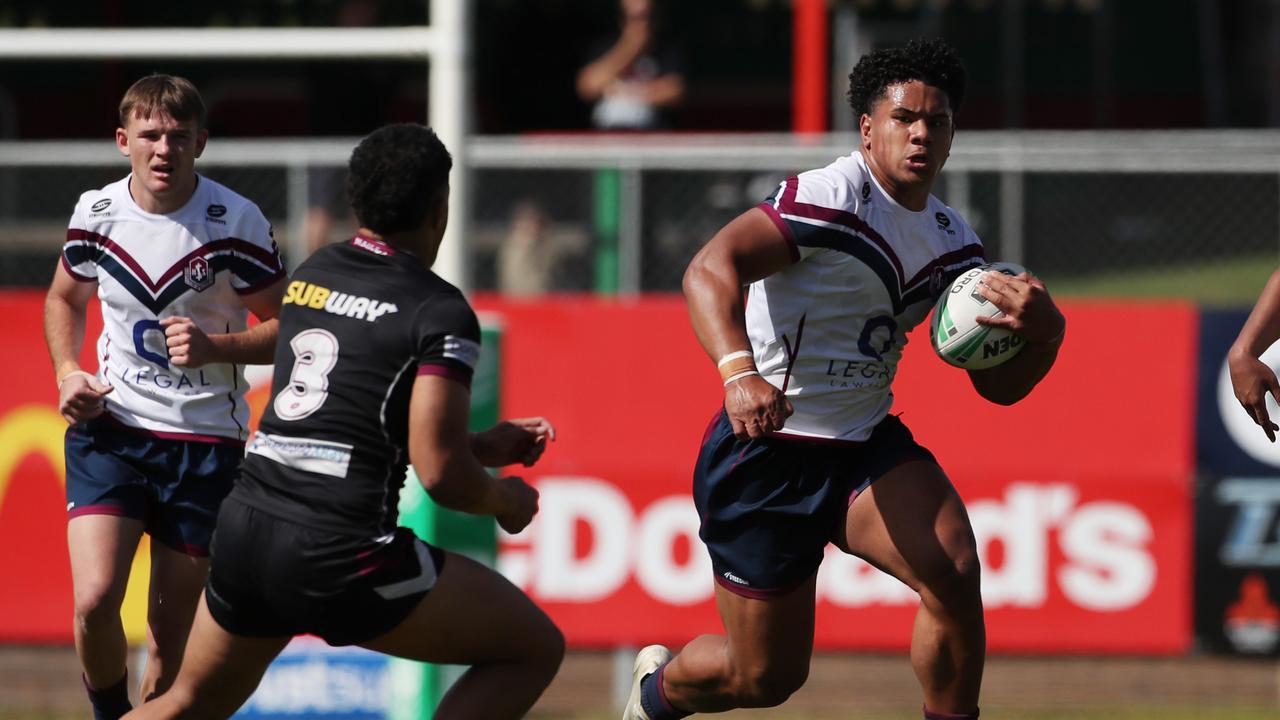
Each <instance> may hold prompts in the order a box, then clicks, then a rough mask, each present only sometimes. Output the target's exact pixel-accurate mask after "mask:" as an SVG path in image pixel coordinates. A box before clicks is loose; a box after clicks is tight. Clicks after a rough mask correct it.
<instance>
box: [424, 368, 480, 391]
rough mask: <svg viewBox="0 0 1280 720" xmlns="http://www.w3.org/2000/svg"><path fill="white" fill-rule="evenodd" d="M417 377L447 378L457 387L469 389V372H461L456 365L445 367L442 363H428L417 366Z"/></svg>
mask: <svg viewBox="0 0 1280 720" xmlns="http://www.w3.org/2000/svg"><path fill="white" fill-rule="evenodd" d="M418 375H435V376H437V377H442V378H448V379H449V380H452V381H454V382H456V383H458V384H459V385H462V386H463V387H465V388H467V389H468V390H470V389H471V375H472V373H471V372H470V370H469V369H468V370H463V369H462V368H460V367H459V366H457V365H445V364H442V363H428V364H423V365H419V366H418Z"/></svg>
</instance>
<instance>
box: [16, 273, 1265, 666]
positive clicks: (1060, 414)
mask: <svg viewBox="0 0 1280 720" xmlns="http://www.w3.org/2000/svg"><path fill="white" fill-rule="evenodd" d="M475 304H476V307H477V309H479V310H481V311H493V312H496V313H499V314H501V315H502V317H503V318H504V332H503V348H504V349H503V353H502V358H501V363H500V377H501V383H502V386H503V387H502V406H503V407H502V416H504V417H520V416H527V415H545V416H546V417H549V418H551V419H552V421H553V422H554V423H555V424H556V426H557V428H558V431H559V433H558V439H557V441H556V443H555V445H554V446H553V447H551V448H550V449H549V450H548V452H547V454H546V456H545V457H544V458H543V461H542V462H541V463H539V464H538V466H536V467H534V468H521V469H517V470H515V472H518V473H520V474H522V475H523V476H524V477H525V478H526V479H528V480H529V481H530V482H532V483H533V484H534V485H536V486H537V487H538V488H539V490H540V491H541V493H542V498H541V512H540V514H539V516H538V518H537V520H535V522H534V524H533V525H531V526H530V527H529V528H528V529H526V531H525V532H523V533H521V534H520V535H516V536H506V537H504V538H502V540H501V544H500V545H499V550H498V558H497V564H498V567H499V569H500V570H502V571H503V572H504V573H505V574H506V575H507V577H508V578H510V579H511V580H512V581H513V582H514V583H515V584H516V585H518V586H519V587H521V588H523V589H524V590H526V591H527V592H528V593H529V594H530V595H531V596H532V597H533V599H534V600H535V601H536V602H538V603H539V604H540V605H541V606H542V607H543V608H544V609H545V610H546V611H547V612H548V614H550V616H551V617H552V619H553V620H555V622H556V623H557V624H558V625H559V626H560V627H561V629H562V630H563V631H564V633H565V635H566V638H567V639H568V641H569V643H570V644H571V645H572V646H574V647H613V646H618V645H628V644H630V645H639V644H645V643H648V642H669V643H679V642H683V641H687V640H688V639H689V638H690V637H693V636H694V635H696V634H697V633H700V632H706V631H715V630H717V629H718V618H717V616H716V612H715V607H714V600H713V598H712V587H713V586H712V583H713V579H712V577H711V575H710V568H709V562H708V560H707V555H706V550H705V548H703V547H702V545H701V541H700V540H699V539H698V519H697V514H696V512H695V511H694V509H693V505H692V501H691V498H690V487H689V483H690V474H691V467H692V464H693V460H694V457H695V456H696V454H697V449H698V441H699V438H700V437H701V436H702V432H703V429H704V428H705V426H706V423H707V420H708V419H709V417H710V415H711V413H712V411H714V410H715V408H716V407H717V406H718V405H719V403H720V402H721V394H720V383H719V382H718V381H717V378H716V376H715V371H714V369H713V368H712V367H711V364H710V363H709V361H708V360H707V358H706V357H705V355H704V354H703V353H702V351H701V349H700V348H699V347H698V345H697V342H696V340H695V339H694V337H693V333H692V331H691V330H690V328H689V324H688V315H687V312H686V310H685V307H684V303H683V301H682V300H681V298H679V297H674V296H670V297H666V296H663V297H659V296H653V297H645V298H642V299H639V300H636V301H627V302H619V301H605V300H599V299H593V298H573V297H559V298H544V299H539V300H528V301H511V300H506V299H503V298H496V297H481V298H477V300H476V303H475ZM42 305H43V293H41V292H23V293H7V294H6V293H0V313H2V314H3V316H4V317H5V319H6V320H5V322H6V325H5V329H6V331H7V334H8V335H9V337H10V338H11V339H12V340H11V342H10V344H9V352H8V353H7V355H6V364H5V370H6V372H5V373H4V374H3V375H0V383H2V384H0V548H3V549H2V550H0V577H4V578H5V582H3V583H0V642H50V643H63V644H65V643H69V642H71V620H72V592H71V579H70V573H69V570H68V560H67V550H66V513H65V511H64V507H65V499H64V493H63V488H62V483H63V477H64V470H63V464H62V463H63V459H62V457H63V456H62V443H63V434H64V431H65V428H66V424H65V422H63V420H62V418H61V417H59V416H58V414H57V411H56V408H55V402H56V390H55V387H54V381H53V375H52V372H51V370H50V367H49V361H48V357H47V352H46V349H45V346H44V342H43V332H42V328H41V317H42V312H41V308H42ZM1065 311H1066V312H1067V314H1068V316H1069V317H1070V318H1071V329H1070V331H1069V334H1068V340H1067V344H1066V345H1065V346H1064V348H1063V353H1062V356H1061V357H1060V358H1059V361H1058V365H1057V367H1056V368H1055V369H1054V372H1053V374H1052V375H1051V376H1050V377H1049V379H1048V380H1046V382H1045V383H1044V384H1042V386H1041V387H1038V388H1037V389H1036V391H1035V392H1034V393H1033V394H1032V396H1031V397H1029V398H1028V399H1027V401H1026V402H1023V403H1019V404H1018V405H1017V406H1015V407H1013V408H1001V407H997V406H995V405H992V404H991V403H987V402H986V401H983V400H981V399H980V398H978V397H977V395H976V394H975V393H974V392H973V389H972V387H970V384H969V381H968V379H967V378H966V377H965V375H964V373H963V372H961V371H959V370H956V369H955V368H952V367H950V366H946V365H944V364H943V363H941V362H940V361H938V359H937V358H935V357H932V353H930V352H929V349H928V340H927V337H925V333H924V332H923V331H917V332H916V333H915V334H913V335H912V341H911V343H910V345H909V349H908V351H907V353H906V356H905V357H904V360H903V364H902V365H901V367H900V368H899V377H898V379H897V380H896V381H895V383H894V390H895V393H896V395H897V399H896V401H895V412H901V413H904V415H903V419H904V420H905V421H906V422H907V424H908V425H909V426H910V427H911V428H912V429H913V431H914V432H915V433H916V435H917V436H918V437H919V438H921V441H922V442H923V443H924V444H926V445H927V446H928V447H929V448H930V449H932V450H933V451H934V453H935V455H937V457H938V458H939V460H940V461H941V463H942V465H943V467H944V468H946V470H947V472H948V473H949V475H950V476H951V477H952V479H953V481H954V483H955V485H956V487H957V488H958V489H959V491H960V492H961V494H962V495H963V496H964V498H965V500H966V503H967V504H968V507H969V515H970V517H971V520H972V522H973V526H974V529H975V535H976V536H977V539H978V544H979V551H980V553H981V556H982V564H983V595H984V602H985V604H986V609H987V620H988V638H989V647H990V648H991V649H992V651H993V652H1049V653H1052V652H1099V653H1145V654H1177V653H1182V652H1185V651H1186V650H1187V649H1188V648H1189V647H1190V645H1191V625H1192V623H1191V607H1190V605H1191V603H1190V597H1191V594H1192V593H1191V555H1192V553H1191V535H1192V533H1191V512H1190V510H1191V503H1192V499H1191V497H1190V488H1191V479H1192V474H1193V472H1194V464H1193V458H1194V451H1195V437H1194V428H1195V420H1194V418H1193V414H1194V401H1195V392H1194V381H1193V378H1195V376H1196V360H1197V356H1196V347H1195V339H1196V334H1197V322H1198V318H1199V313H1198V312H1197V311H1196V310H1195V309H1194V308H1192V307H1189V306H1185V305H1177V304H1172V305H1169V304H1146V305H1139V304H1129V303H1099V304H1085V303H1078V304H1070V305H1066V306H1065ZM100 322H101V321H100V320H98V319H97V318H93V319H92V320H91V322H90V326H89V328H88V332H87V333H86V335H87V337H89V338H93V337H96V335H97V333H98V329H99V328H100V327H101V325H100ZM1117 324H1120V325H1122V326H1124V327H1127V328H1131V331H1130V332H1131V334H1132V338H1131V342H1132V343H1133V344H1134V346H1135V347H1156V346H1159V347H1161V348H1162V349H1163V350H1162V352H1163V354H1162V357H1161V361H1160V362H1159V363H1154V364H1153V363H1150V362H1149V359H1148V358H1146V357H1145V356H1144V355H1143V354H1142V353H1132V354H1121V355H1116V356H1114V357H1112V358H1111V359H1110V360H1108V361H1107V362H1106V363H1100V362H1099V361H1098V360H1097V357H1096V354H1095V353H1093V352H1092V350H1091V349H1092V348H1096V347H1105V346H1107V344H1108V343H1110V342H1112V341H1113V340H1114V328H1115V327H1116V326H1117ZM91 345H92V342H89V343H86V346H91ZM86 354H88V353H86ZM86 365H87V366H90V367H91V366H92V365H93V363H92V362H91V361H87V362H86ZM833 367H835V366H834V365H833ZM841 367H844V366H841ZM833 381H834V380H833ZM267 394H268V393H267V392H266V391H265V389H263V388H261V387H255V389H254V390H252V391H251V394H250V398H249V404H250V406H251V407H255V406H256V407H261V406H262V404H263V402H264V400H265V397H266V396H267ZM1120 398H1142V402H1143V403H1144V412H1145V413H1146V415H1145V420H1144V421H1143V422H1140V423H1135V422H1133V419H1132V417H1131V415H1129V414H1127V413H1125V412H1120V411H1118V409H1119V402H1120V401H1119V400H1117V399H1120ZM255 416H256V413H255ZM1135 448H1141V451H1140V452H1135ZM441 544H444V545H446V546H448V544H449V543H448V542H442V543H441ZM147 556H148V548H147V547H146V546H145V545H144V546H143V547H142V548H140V550H139V553H138V555H137V559H136V560H135V564H134V567H133V573H132V575H131V578H132V582H131V585H130V588H129V593H128V596H127V598H126V602H125V610H124V614H125V625H126V631H127V633H128V634H129V636H130V638H131V640H132V641H133V642H135V643H137V642H141V641H142V640H143V638H144V637H145V633H144V626H143V614H144V611H145V605H146V602H145V600H146V598H145V586H146V579H147V577H148V576H149V566H148V562H147ZM1256 585H1257V584H1256V583H1253V584H1250V585H1248V587H1246V588H1244V590H1243V592H1245V593H1246V594H1248V593H1254V594H1257V593H1256ZM1250 597H1252V595H1250ZM817 601H818V609H817V620H818V622H817V632H816V637H815V644H816V645H817V646H818V647H820V648H823V649H828V650H833V649H878V650H893V651H898V650H903V649H905V648H906V646H907V644H908V641H909V638H910V633H911V623H912V619H913V618H914V616H915V613H916V607H917V605H918V599H917V598H916V596H915V595H914V593H912V592H911V590H910V589H909V588H907V587H906V586H905V585H902V584H901V583H899V582H897V581H896V580H893V579H892V578H890V577H888V576H886V575H884V574H882V573H879V572H878V571H876V570H875V569H874V568H872V567H870V566H868V565H866V563H862V562H861V561H856V560H854V559H852V558H849V557H847V556H844V555H841V554H840V553H836V552H833V553H831V557H829V558H828V560H827V562H826V563H825V564H824V566H823V570H822V572H821V573H820V575H819V578H818V598H817ZM619 617H631V618H645V619H646V622H643V623H618V622H616V618H619ZM1063 628H1069V631H1065V632H1064V631H1063Z"/></svg>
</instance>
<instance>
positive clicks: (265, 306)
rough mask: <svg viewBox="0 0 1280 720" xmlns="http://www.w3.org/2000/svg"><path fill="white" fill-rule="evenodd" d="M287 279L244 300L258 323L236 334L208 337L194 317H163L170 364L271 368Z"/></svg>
mask: <svg viewBox="0 0 1280 720" xmlns="http://www.w3.org/2000/svg"><path fill="white" fill-rule="evenodd" d="M285 283H286V279H284V278H282V279H280V280H279V281H278V282H276V283H274V284H272V285H271V286H270V287H267V288H265V289H263V290H259V291H258V292H256V293H251V294H249V295H244V296H243V297H241V301H242V302H244V305H245V307H247V308H248V309H249V311H250V312H252V313H253V314H254V315H255V316H256V317H257V318H258V320H260V321H261V322H259V323H258V324H257V325H255V326H253V327H251V328H248V329H247V330H242V331H240V332H234V333H214V334H207V333H205V332H204V330H202V329H200V327H199V326H198V325H196V323H195V321H193V320H192V319H191V318H188V317H183V316H180V315H174V316H170V317H166V318H161V320H160V326H161V327H162V328H164V335H165V342H166V343H167V345H168V348H169V361H170V362H172V363H173V364H174V365H177V366H178V367H185V368H197V367H200V366H202V365H208V364H209V363H236V364H239V365H269V364H270V363H271V362H272V361H273V360H274V354H275V347H276V336H277V334H278V333H279V330H280V324H279V321H278V320H277V319H276V316H277V315H279V314H280V298H281V297H283V295H284V288H285Z"/></svg>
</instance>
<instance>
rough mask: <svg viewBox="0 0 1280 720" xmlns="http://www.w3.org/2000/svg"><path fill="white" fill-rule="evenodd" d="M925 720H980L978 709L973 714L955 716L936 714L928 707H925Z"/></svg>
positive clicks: (953, 714)
mask: <svg viewBox="0 0 1280 720" xmlns="http://www.w3.org/2000/svg"><path fill="white" fill-rule="evenodd" d="M924 720H978V709H977V708H974V710H973V712H971V713H963V714H955V713H943V712H934V711H932V710H930V709H929V708H928V707H925V708H924Z"/></svg>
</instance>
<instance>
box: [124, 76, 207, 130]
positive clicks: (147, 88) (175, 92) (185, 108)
mask: <svg viewBox="0 0 1280 720" xmlns="http://www.w3.org/2000/svg"><path fill="white" fill-rule="evenodd" d="M158 112H163V113H165V114H167V115H169V116H170V117H172V118H173V119H174V120H178V121H186V120H195V121H196V127H197V128H198V129H200V130H204V129H205V118H206V115H205V108H204V100H203V99H202V98H201V97H200V91H199V90H197V89H196V86H195V85H194V84H193V83H192V82H191V81H190V80H188V79H186V78H184V77H178V76H177V75H161V74H158V73H157V74H154V75H148V76H146V77H144V78H142V79H141V80H139V81H137V82H135V83H134V84H133V85H131V86H130V87H129V89H128V90H127V91H126V92H125V94H124V97H123V98H122V99H121V100H120V127H128V125H129V120H130V119H131V118H132V117H133V116H134V115H138V116H140V117H144V118H149V117H151V116H152V115H154V114H156V113H158Z"/></svg>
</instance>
